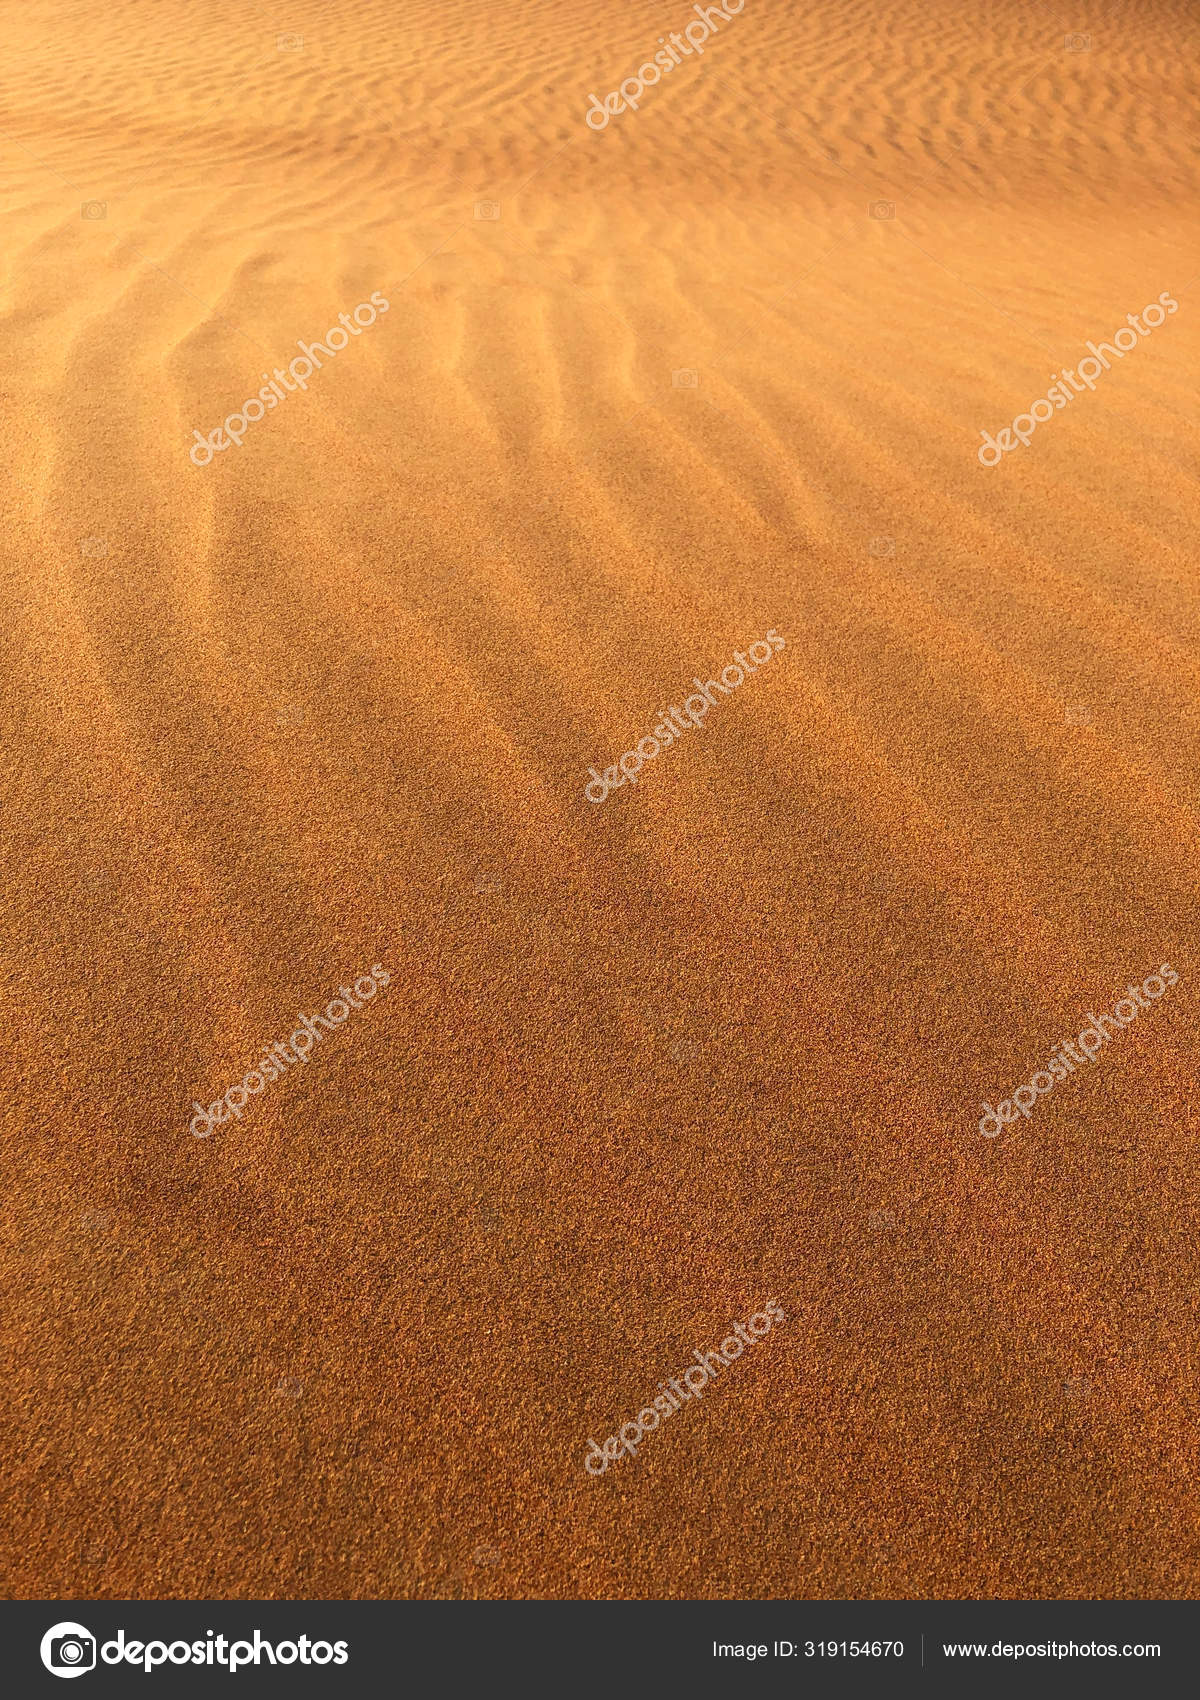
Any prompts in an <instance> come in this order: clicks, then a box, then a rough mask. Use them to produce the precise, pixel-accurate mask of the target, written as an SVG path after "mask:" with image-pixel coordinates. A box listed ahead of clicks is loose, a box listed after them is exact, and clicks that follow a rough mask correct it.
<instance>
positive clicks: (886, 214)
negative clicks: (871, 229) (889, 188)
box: [867, 201, 896, 218]
mask: <svg viewBox="0 0 1200 1700" xmlns="http://www.w3.org/2000/svg"><path fill="white" fill-rule="evenodd" d="M867 216H868V217H869V218H895V216H896V203H895V201H872V202H871V204H870V206H869V207H868V208H867Z"/></svg>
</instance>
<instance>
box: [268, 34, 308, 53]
mask: <svg viewBox="0 0 1200 1700" xmlns="http://www.w3.org/2000/svg"><path fill="white" fill-rule="evenodd" d="M303 46H304V37H303V36H302V35H277V36H276V37H275V51H276V53H299V52H300V49H301V48H302V47H303Z"/></svg>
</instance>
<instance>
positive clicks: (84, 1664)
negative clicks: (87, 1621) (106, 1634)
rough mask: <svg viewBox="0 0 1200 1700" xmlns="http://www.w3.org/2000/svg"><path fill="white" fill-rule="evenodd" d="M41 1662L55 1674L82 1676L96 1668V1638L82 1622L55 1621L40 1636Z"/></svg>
mask: <svg viewBox="0 0 1200 1700" xmlns="http://www.w3.org/2000/svg"><path fill="white" fill-rule="evenodd" d="M42 1663H43V1664H44V1665H45V1667H46V1669H47V1670H49V1671H53V1672H54V1674H55V1676H82V1675H83V1673H84V1671H85V1670H95V1668H96V1638H95V1636H94V1635H92V1634H90V1633H89V1632H88V1631H87V1630H86V1629H85V1628H84V1627H83V1625H82V1623H56V1624H55V1625H54V1628H53V1629H47V1631H46V1633H45V1634H44V1635H43V1636H42Z"/></svg>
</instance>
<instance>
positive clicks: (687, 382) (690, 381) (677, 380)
mask: <svg viewBox="0 0 1200 1700" xmlns="http://www.w3.org/2000/svg"><path fill="white" fill-rule="evenodd" d="M671 382H672V384H673V385H674V386H675V388H676V389H677V390H694V389H695V388H696V387H697V386H698V384H699V382H700V379H699V378H698V377H697V376H696V374H695V372H693V371H692V369H691V367H690V366H684V367H683V368H682V369H681V370H680V371H678V372H672V373H671Z"/></svg>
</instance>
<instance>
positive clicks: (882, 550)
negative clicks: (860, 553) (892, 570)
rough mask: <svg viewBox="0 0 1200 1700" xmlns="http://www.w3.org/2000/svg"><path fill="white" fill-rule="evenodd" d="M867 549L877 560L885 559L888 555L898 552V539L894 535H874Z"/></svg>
mask: <svg viewBox="0 0 1200 1700" xmlns="http://www.w3.org/2000/svg"><path fill="white" fill-rule="evenodd" d="M867 549H868V552H869V553H870V554H872V555H874V556H875V558H876V559H877V560H883V559H885V558H886V557H887V556H888V555H894V554H895V553H896V539H895V538H894V537H872V539H871V541H870V542H869V543H868V544H867Z"/></svg>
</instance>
